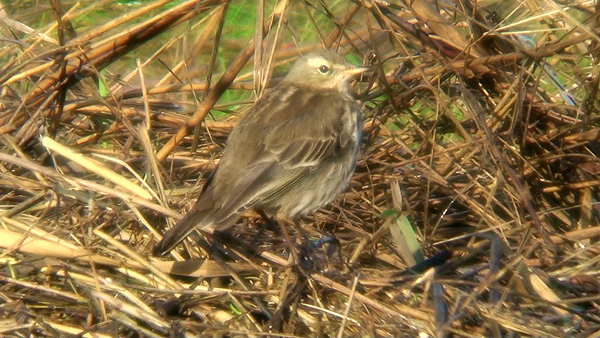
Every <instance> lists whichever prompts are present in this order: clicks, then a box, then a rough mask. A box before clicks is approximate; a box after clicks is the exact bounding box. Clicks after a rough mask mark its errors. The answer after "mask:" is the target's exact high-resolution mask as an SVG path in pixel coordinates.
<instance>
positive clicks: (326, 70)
mask: <svg viewBox="0 0 600 338" xmlns="http://www.w3.org/2000/svg"><path fill="white" fill-rule="evenodd" d="M367 70H369V68H366V67H357V66H353V65H352V64H350V63H349V62H348V61H346V59H345V58H344V57H342V56H341V55H339V54H336V53H334V52H331V51H328V50H323V51H319V52H313V53H309V54H306V55H304V56H302V57H301V58H300V59H298V60H297V61H296V63H294V65H293V66H292V69H291V70H290V71H289V73H288V74H287V75H286V77H285V78H284V80H283V81H284V82H287V83H293V84H299V85H308V86H311V87H313V88H318V89H338V90H340V91H348V84H349V83H350V80H351V79H352V77H354V76H355V75H357V74H360V73H363V72H365V71H367Z"/></svg>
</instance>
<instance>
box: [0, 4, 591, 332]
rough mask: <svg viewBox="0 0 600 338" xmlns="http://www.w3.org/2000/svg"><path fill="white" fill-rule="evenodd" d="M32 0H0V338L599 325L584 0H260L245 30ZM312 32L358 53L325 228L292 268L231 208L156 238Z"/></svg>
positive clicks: (216, 19) (183, 9) (283, 249)
mask: <svg viewBox="0 0 600 338" xmlns="http://www.w3.org/2000/svg"><path fill="white" fill-rule="evenodd" d="M49 3H50V4H49V5H48V4H37V5H35V7H34V4H29V5H28V4H27V3H24V4H21V3H19V2H15V3H14V4H13V7H11V8H5V9H6V12H4V11H2V12H0V16H2V18H3V22H4V25H2V26H1V27H0V31H1V32H2V44H3V48H2V49H1V50H0V59H1V60H2V67H1V70H0V90H1V91H0V95H1V96H0V97H1V99H0V191H1V192H0V194H1V196H0V224H1V225H2V229H0V234H1V236H0V246H1V247H3V248H4V251H3V253H2V255H1V256H0V262H1V264H2V272H1V273H0V318H1V321H0V323H1V324H0V334H1V335H3V336H71V335H72V336H85V337H108V336H123V337H135V336H150V337H163V336H173V337H175V336H177V337H179V336H190V337H193V336H215V337H220V336H228V337H233V336H236V337H237V336H240V337H245V336H264V337H269V336H277V337H359V336H360V337H403V336H404V337H416V336H419V335H420V336H440V337H443V336H458V337H460V336H466V337H484V336H485V337H488V336H492V337H503V336H508V337H511V336H512V337H514V336H546V337H559V336H561V337H562V336H565V335H566V336H569V337H588V336H600V303H599V300H600V283H599V282H598V273H599V271H600V259H599V258H598V257H600V255H599V251H600V247H599V245H598V243H599V242H598V237H599V236H600V224H599V219H600V217H599V215H600V207H599V204H598V201H599V199H600V189H599V188H598V187H599V185H600V161H599V160H598V155H599V154H600V142H599V138H600V137H599V136H600V119H599V114H598V109H599V100H598V99H599V97H600V93H599V92H598V88H599V87H598V85H599V82H600V71H599V69H600V68H599V67H598V65H597V60H598V57H599V56H600V55H598V54H599V53H598V46H600V44H599V42H600V38H599V37H598V36H599V33H600V26H599V25H598V22H599V21H598V20H599V19H598V15H597V8H595V7H594V4H593V2H591V1H575V2H569V7H567V6H566V5H565V4H564V3H563V2H561V1H541V0H540V1H527V2H516V1H515V2H501V1H485V2H479V4H477V3H476V2H474V1H446V2H444V1H438V2H435V4H434V3H433V2H426V1H420V0H415V1H412V2H411V1H405V2H400V3H399V4H398V5H393V6H391V5H388V4H386V3H384V2H377V1H373V2H369V1H364V2H345V1H338V2H334V1H323V2H320V1H313V2H306V3H303V2H294V3H293V4H291V5H289V7H286V5H287V2H285V1H282V2H280V3H277V4H275V3H271V2H268V3H265V4H263V6H259V8H258V9H257V8H255V7H256V6H254V7H252V10H256V11H257V13H259V12H260V11H261V8H262V10H263V11H264V22H263V24H262V31H261V29H260V27H261V24H258V25H256V27H249V28H247V29H250V30H252V29H253V33H252V34H248V35H246V36H244V34H238V35H235V34H234V33H232V32H233V31H234V30H233V29H234V28H235V25H236V23H235V22H232V21H231V20H223V16H224V15H225V14H226V13H228V12H229V13H232V12H231V11H234V10H238V15H239V13H240V10H239V8H238V9H236V6H238V5H239V4H240V3H239V2H235V1H234V2H232V3H227V2H225V1H223V0H209V1H204V2H201V1H187V2H181V3H179V4H177V5H172V4H169V5H167V6H165V5H164V4H162V3H161V2H156V3H152V4H146V5H143V6H139V7H132V8H126V7H124V8H120V9H117V11H116V12H117V13H119V15H112V16H111V17H110V18H107V19H106V20H98V22H94V23H93V24H89V25H87V26H85V27H80V23H81V20H83V19H84V18H85V17H86V15H89V13H91V12H92V11H96V10H102V9H103V8H109V7H110V6H117V5H116V4H115V3H111V2H106V3H103V2H99V3H94V4H92V5H81V4H75V3H71V2H67V1H63V2H59V1H58V0H56V1H50V2H49ZM261 4H262V3H261ZM507 4H510V5H507ZM19 5H21V6H22V7H18V6H19ZM28 6H29V7H28ZM43 6H47V8H45V7H43ZM86 6H87V7H86ZM111 9H112V10H114V8H112V7H111ZM42 11H45V12H47V13H52V15H53V16H54V19H52V20H49V23H48V24H47V25H45V26H44V25H42V24H39V22H38V24H39V26H38V27H36V28H35V29H32V28H30V25H32V24H33V22H32V21H28V20H33V19H28V13H29V14H31V13H41V12H42ZM242 15H243V12H242ZM58 17H60V18H61V20H56V18H58ZM36 18H37V17H36ZM37 19H39V18H37ZM236 20H237V19H236ZM40 22H42V21H40ZM236 34H237V33H236ZM248 36H249V37H248ZM157 39H160V42H159V43H156V41H157ZM256 46H262V48H255V47H256ZM323 47H326V48H331V49H335V50H338V51H340V52H342V53H345V54H347V55H352V56H353V57H355V58H357V59H358V60H362V61H363V64H370V65H372V67H373V69H374V70H375V72H374V75H373V76H372V77H370V78H364V79H363V81H362V82H361V83H360V84H358V86H357V88H358V97H359V98H360V99H361V100H362V101H363V102H365V137H364V144H365V146H364V150H363V156H362V160H361V161H360V163H359V168H358V169H357V172H356V174H355V175H354V177H353V180H352V182H351V185H350V187H349V189H348V191H347V192H346V194H345V195H344V196H343V197H340V198H339V199H338V200H337V202H336V203H334V204H333V205H332V206H329V207H327V208H325V209H324V210H322V211H320V212H319V213H318V214H316V215H314V217H310V218H307V219H304V220H302V222H301V225H302V228H303V229H304V231H306V232H307V233H308V235H309V236H310V238H311V239H312V240H316V239H327V238H329V239H332V238H333V239H335V240H334V242H337V243H338V245H333V244H332V245H324V246H323V247H320V248H318V249H316V250H314V252H313V253H312V254H310V255H308V256H303V255H301V258H307V259H308V261H307V262H304V263H303V265H301V266H298V265H295V264H290V255H289V250H288V245H287V244H286V243H285V241H284V240H283V239H282V238H283V237H282V235H281V234H280V233H279V229H271V228H269V227H268V226H265V225H264V224H263V222H262V221H260V219H259V218H258V217H256V215H252V214H249V215H247V217H244V218H243V219H242V220H241V221H240V224H239V225H238V226H236V227H234V228H232V230H231V231H228V232H227V233H224V234H222V235H220V236H217V237H215V238H211V239H208V241H205V240H204V239H200V238H196V239H197V240H198V243H196V242H195V241H186V242H185V245H184V246H180V247H179V248H178V250H177V252H175V253H173V254H172V255H171V256H170V257H168V258H166V259H164V260H163V259H160V260H159V259H156V258H154V257H151V256H150V251H151V248H152V246H153V244H154V243H155V242H156V241H157V240H158V238H159V237H160V234H161V233H162V232H163V231H164V230H165V228H167V227H169V226H172V225H173V223H174V221H175V220H176V219H178V217H180V216H179V215H180V213H183V212H184V211H185V210H187V209H188V208H189V207H190V206H191V205H192V204H193V202H194V199H195V197H196V196H197V194H198V192H199V189H200V188H201V186H202V179H201V180H200V181H198V177H201V178H202V177H204V176H205V175H206V174H207V173H208V172H210V170H212V169H214V167H215V162H216V159H218V157H219V154H220V153H221V151H222V148H223V145H224V141H225V139H226V137H227V134H228V133H229V131H230V130H231V128H232V126H233V125H235V123H236V118H235V115H236V114H237V113H238V112H243V110H244V107H247V106H248V105H249V104H250V103H251V102H253V100H254V98H255V94H256V93H258V94H260V93H262V91H263V90H264V88H266V87H268V86H269V85H271V84H273V83H275V82H276V81H277V79H278V78H279V75H280V74H283V73H284V72H285V70H284V69H283V68H285V66H286V65H288V64H289V63H291V62H293V60H294V59H295V58H296V57H297V56H298V55H299V54H300V53H302V52H306V51H309V50H312V49H319V48H323ZM136 59H139V61H137V64H136ZM276 66H277V67H278V66H284V67H283V68H277V67H276ZM273 73H275V75H273ZM271 76H273V81H271V80H270V79H271ZM100 83H102V84H101V85H99V84H100ZM177 107H181V108H183V109H182V110H177V109H176V108H177ZM211 112H212V114H211V115H208V114H209V113H211ZM65 146H66V147H67V148H65ZM398 188H399V189H398ZM400 209H402V210H403V212H402V213H399V212H398V211H399V210H400ZM393 210H395V211H393ZM406 216H407V217H408V218H407V217H406ZM409 220H410V222H409ZM411 224H412V226H411ZM413 228H414V232H413V230H412V229H413ZM288 231H289V235H290V237H291V238H292V240H294V241H296V242H297V243H298V246H300V245H301V244H300V243H301V242H302V240H301V236H300V235H299V234H298V233H297V231H296V229H294V228H293V227H290V228H289V229H288ZM196 237H199V236H196ZM328 249H334V250H328ZM421 256H424V257H425V258H430V259H429V260H427V261H425V262H423V261H422V259H421ZM415 263H417V265H416V267H413V268H412V269H409V268H410V267H411V266H413V265H414V264H415Z"/></svg>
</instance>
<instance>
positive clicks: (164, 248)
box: [152, 198, 212, 256]
mask: <svg viewBox="0 0 600 338" xmlns="http://www.w3.org/2000/svg"><path fill="white" fill-rule="evenodd" d="M203 200H206V199H205V198H204V199H203V198H201V199H199V200H198V202H197V203H196V204H195V205H194V207H193V208H192V209H191V210H190V211H189V212H188V213H187V214H186V215H185V216H184V217H183V218H182V219H181V220H179V222H177V224H175V226H174V227H173V228H171V229H170V230H169V231H167V232H166V233H165V234H164V236H163V238H162V240H160V242H158V243H157V244H156V246H155V247H154V250H153V251H152V253H153V254H154V256H165V255H166V254H168V253H169V252H171V250H173V249H174V248H175V247H176V246H177V245H178V244H179V243H181V241H183V240H184V239H185V238H186V237H187V236H188V235H189V234H190V233H191V232H192V231H194V229H195V228H198V229H201V228H205V227H207V226H209V225H210V224H211V223H212V221H211V218H212V217H211V215H210V214H211V210H212V203H210V201H208V203H203V202H207V201H203Z"/></svg>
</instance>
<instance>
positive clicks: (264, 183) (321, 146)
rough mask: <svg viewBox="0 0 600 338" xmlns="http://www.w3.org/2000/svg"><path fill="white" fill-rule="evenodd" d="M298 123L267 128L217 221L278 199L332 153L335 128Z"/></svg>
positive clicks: (335, 146)
mask: <svg viewBox="0 0 600 338" xmlns="http://www.w3.org/2000/svg"><path fill="white" fill-rule="evenodd" d="M301 122H302V121H297V120H290V121H288V122H286V123H283V124H278V125H275V126H270V128H269V129H268V131H266V133H265V137H264V139H263V143H262V144H261V148H260V150H259V151H258V153H257V154H256V157H255V159H254V161H252V162H251V164H250V165H249V166H248V167H247V168H246V169H245V170H243V173H242V175H241V176H240V177H239V179H237V180H236V182H235V184H234V186H233V188H232V189H231V190H230V191H231V193H230V194H229V196H228V198H227V199H226V200H225V201H224V203H223V204H222V208H221V210H220V212H219V215H217V216H216V217H215V218H216V219H219V218H225V217H226V216H227V215H228V214H231V213H242V212H243V211H245V210H247V209H250V208H252V207H254V206H255V205H256V204H260V203H264V202H265V201H268V200H272V199H274V198H277V196H280V195H281V194H282V193H284V192H285V191H287V190H288V189H289V187H290V186H292V185H293V184H294V183H296V182H297V181H298V180H300V179H301V178H302V177H304V176H305V175H307V174H309V173H310V171H311V169H313V168H314V167H315V166H317V165H318V164H319V163H321V162H322V161H324V160H325V159H327V158H328V157H330V156H332V155H334V154H335V151H336V148H337V147H338V145H339V133H338V132H336V130H335V128H328V127H329V126H320V127H321V128H312V126H311V125H309V124H310V123H301ZM313 124H314V122H313ZM303 127H304V129H305V130H303V129H301V128H303Z"/></svg>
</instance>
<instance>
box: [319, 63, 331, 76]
mask: <svg viewBox="0 0 600 338" xmlns="http://www.w3.org/2000/svg"><path fill="white" fill-rule="evenodd" d="M319 71H320V72H321V74H327V73H329V67H327V66H325V65H322V66H319Z"/></svg>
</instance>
